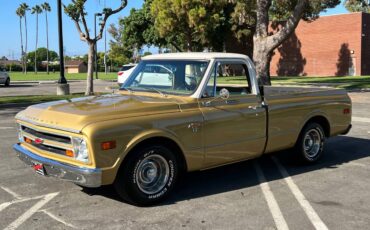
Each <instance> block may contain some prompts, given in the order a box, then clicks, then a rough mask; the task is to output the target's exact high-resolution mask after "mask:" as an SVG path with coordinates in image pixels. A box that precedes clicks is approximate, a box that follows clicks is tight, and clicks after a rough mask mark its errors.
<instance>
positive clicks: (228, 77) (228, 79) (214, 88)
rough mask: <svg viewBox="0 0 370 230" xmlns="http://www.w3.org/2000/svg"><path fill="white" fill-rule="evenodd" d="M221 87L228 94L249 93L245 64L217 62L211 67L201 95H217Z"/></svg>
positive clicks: (249, 86)
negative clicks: (210, 72)
mask: <svg viewBox="0 0 370 230" xmlns="http://www.w3.org/2000/svg"><path fill="white" fill-rule="evenodd" d="M223 88H226V89H227V90H228V91H229V92H230V95H247V94H250V93H251V84H250V77H249V71H248V67H247V65H245V64H244V63H232V62H225V63H223V62H220V63H217V64H216V65H215V66H214V68H213V71H212V75H211V77H210V79H209V81H208V84H207V86H206V89H205V91H204V93H203V97H214V96H216V95H219V92H220V90H221V89H223Z"/></svg>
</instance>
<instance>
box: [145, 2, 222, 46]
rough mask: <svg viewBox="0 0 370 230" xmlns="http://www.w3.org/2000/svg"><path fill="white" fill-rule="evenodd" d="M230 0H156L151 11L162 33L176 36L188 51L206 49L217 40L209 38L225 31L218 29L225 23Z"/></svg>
mask: <svg viewBox="0 0 370 230" xmlns="http://www.w3.org/2000/svg"><path fill="white" fill-rule="evenodd" d="M227 2H228V1H226V0H219V1H202V0H188V1H178V0H153V2H152V3H151V13H152V15H153V17H154V18H155V21H154V26H155V28H156V29H157V31H158V33H159V35H160V37H162V38H163V37H166V36H174V37H176V38H177V39H178V41H179V43H180V44H179V45H178V46H179V47H180V48H181V49H182V50H188V51H203V49H204V48H205V47H211V48H214V49H215V50H220V49H221V50H222V47H214V46H215V45H216V44H217V43H214V42H212V40H210V39H209V38H211V37H213V38H220V40H222V38H223V34H221V33H218V31H219V30H218V29H219V28H220V27H221V26H222V25H223V24H224V22H225V18H224V17H223V16H224V15H223V9H224V7H225V6H226V5H227Z"/></svg>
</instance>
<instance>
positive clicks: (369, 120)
mask: <svg viewBox="0 0 370 230" xmlns="http://www.w3.org/2000/svg"><path fill="white" fill-rule="evenodd" d="M352 121H359V122H367V123H370V118H366V117H352Z"/></svg>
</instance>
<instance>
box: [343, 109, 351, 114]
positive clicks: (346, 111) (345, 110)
mask: <svg viewBox="0 0 370 230" xmlns="http://www.w3.org/2000/svg"><path fill="white" fill-rule="evenodd" d="M350 113H351V109H343V114H350Z"/></svg>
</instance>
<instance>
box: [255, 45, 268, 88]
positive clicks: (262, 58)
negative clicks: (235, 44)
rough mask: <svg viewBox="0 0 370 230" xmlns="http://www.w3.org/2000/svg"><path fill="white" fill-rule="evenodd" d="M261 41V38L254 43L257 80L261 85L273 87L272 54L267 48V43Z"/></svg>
mask: <svg viewBox="0 0 370 230" xmlns="http://www.w3.org/2000/svg"><path fill="white" fill-rule="evenodd" d="M261 40H262V39H261V38H255V39H254V42H253V43H254V47H253V60H254V64H255V66H256V73H257V79H258V83H259V84H260V85H271V80H270V60H271V52H270V51H269V50H268V49H267V48H266V45H265V42H263V41H261Z"/></svg>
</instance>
